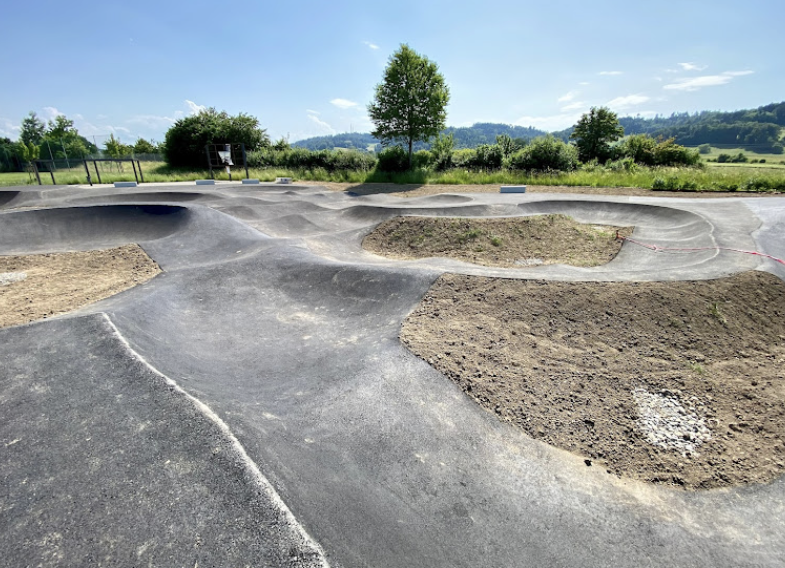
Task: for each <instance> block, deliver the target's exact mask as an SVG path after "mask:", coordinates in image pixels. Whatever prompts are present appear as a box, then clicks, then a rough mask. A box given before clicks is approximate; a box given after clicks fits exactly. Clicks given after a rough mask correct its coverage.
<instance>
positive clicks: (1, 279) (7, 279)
mask: <svg viewBox="0 0 785 568" xmlns="http://www.w3.org/2000/svg"><path fill="white" fill-rule="evenodd" d="M25 278H27V273H26V272H0V286H8V285H9V284H13V283H14V282H19V281H21V280H24V279H25Z"/></svg>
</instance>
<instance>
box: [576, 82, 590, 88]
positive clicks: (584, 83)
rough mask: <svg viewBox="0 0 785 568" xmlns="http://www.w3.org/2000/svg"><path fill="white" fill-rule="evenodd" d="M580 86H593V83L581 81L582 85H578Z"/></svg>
mask: <svg viewBox="0 0 785 568" xmlns="http://www.w3.org/2000/svg"><path fill="white" fill-rule="evenodd" d="M578 84H579V85H580V86H581V87H585V86H586V85H591V83H589V82H588V81H581V82H580V83H578Z"/></svg>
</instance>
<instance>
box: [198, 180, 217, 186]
mask: <svg viewBox="0 0 785 568" xmlns="http://www.w3.org/2000/svg"><path fill="white" fill-rule="evenodd" d="M196 185H215V180H214V179H198V180H196Z"/></svg>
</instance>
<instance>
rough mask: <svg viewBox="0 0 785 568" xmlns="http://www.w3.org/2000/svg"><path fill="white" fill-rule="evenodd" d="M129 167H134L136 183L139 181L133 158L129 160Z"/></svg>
mask: <svg viewBox="0 0 785 568" xmlns="http://www.w3.org/2000/svg"><path fill="white" fill-rule="evenodd" d="M131 167H133V169H134V179H135V180H136V183H139V176H137V175H136V163H135V162H134V161H133V160H131Z"/></svg>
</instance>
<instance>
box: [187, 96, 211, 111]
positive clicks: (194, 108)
mask: <svg viewBox="0 0 785 568" xmlns="http://www.w3.org/2000/svg"><path fill="white" fill-rule="evenodd" d="M185 104H186V105H188V111H189V112H190V113H191V114H199V113H200V112H202V111H203V110H207V107H206V106H203V105H198V104H196V103H195V102H193V101H189V100H188V99H186V100H185Z"/></svg>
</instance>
